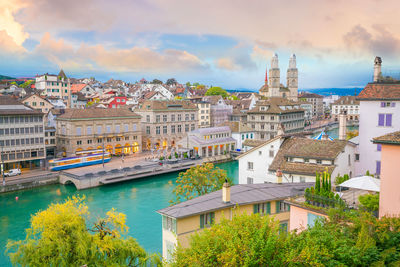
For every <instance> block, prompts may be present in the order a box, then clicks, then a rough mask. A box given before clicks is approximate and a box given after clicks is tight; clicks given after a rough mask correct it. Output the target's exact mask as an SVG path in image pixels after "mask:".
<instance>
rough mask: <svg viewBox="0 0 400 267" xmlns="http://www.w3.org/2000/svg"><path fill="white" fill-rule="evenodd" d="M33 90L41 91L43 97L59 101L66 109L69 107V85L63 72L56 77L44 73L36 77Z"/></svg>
mask: <svg viewBox="0 0 400 267" xmlns="http://www.w3.org/2000/svg"><path fill="white" fill-rule="evenodd" d="M35 88H36V89H37V90H43V95H46V96H47V97H53V98H58V99H61V100H62V101H63V102H64V103H65V104H66V106H67V107H71V83H70V81H69V78H68V77H67V76H66V75H65V73H64V71H63V70H61V71H60V73H59V74H58V75H55V74H48V73H46V74H43V75H40V76H36V83H35Z"/></svg>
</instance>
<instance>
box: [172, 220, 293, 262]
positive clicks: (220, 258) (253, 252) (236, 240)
mask: <svg viewBox="0 0 400 267" xmlns="http://www.w3.org/2000/svg"><path fill="white" fill-rule="evenodd" d="M278 230H279V223H278V222H277V221H275V220H273V219H272V218H271V217H269V216H260V215H259V214H252V215H244V214H238V215H235V216H234V218H233V219H232V220H227V219H223V220H222V221H221V222H219V223H218V224H215V225H213V226H212V227H211V228H209V229H205V230H204V231H202V232H200V233H195V234H193V236H192V237H191V241H190V247H189V248H186V249H185V248H183V247H182V246H180V245H178V247H177V250H176V254H175V259H176V261H175V262H174V263H173V266H282V264H281V263H282V262H283V261H284V259H283V257H284V253H282V252H283V251H284V249H285V240H286V238H287V237H286V235H285V234H281V235H279V234H277V233H278Z"/></svg>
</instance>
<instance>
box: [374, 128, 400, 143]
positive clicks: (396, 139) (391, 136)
mask: <svg viewBox="0 0 400 267" xmlns="http://www.w3.org/2000/svg"><path fill="white" fill-rule="evenodd" d="M372 141H373V142H374V143H378V144H393V145H400V131H397V132H393V133H388V134H385V135H382V136H379V137H375V138H374V139H373V140H372Z"/></svg>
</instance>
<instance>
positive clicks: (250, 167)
mask: <svg viewBox="0 0 400 267" xmlns="http://www.w3.org/2000/svg"><path fill="white" fill-rule="evenodd" d="M253 165H254V163H253V162H251V161H248V162H247V169H248V170H251V171H252V170H253Z"/></svg>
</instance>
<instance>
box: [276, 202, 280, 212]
mask: <svg viewBox="0 0 400 267" xmlns="http://www.w3.org/2000/svg"><path fill="white" fill-rule="evenodd" d="M275 203H276V210H275V213H279V212H280V203H281V202H280V201H278V200H277V201H275Z"/></svg>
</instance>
